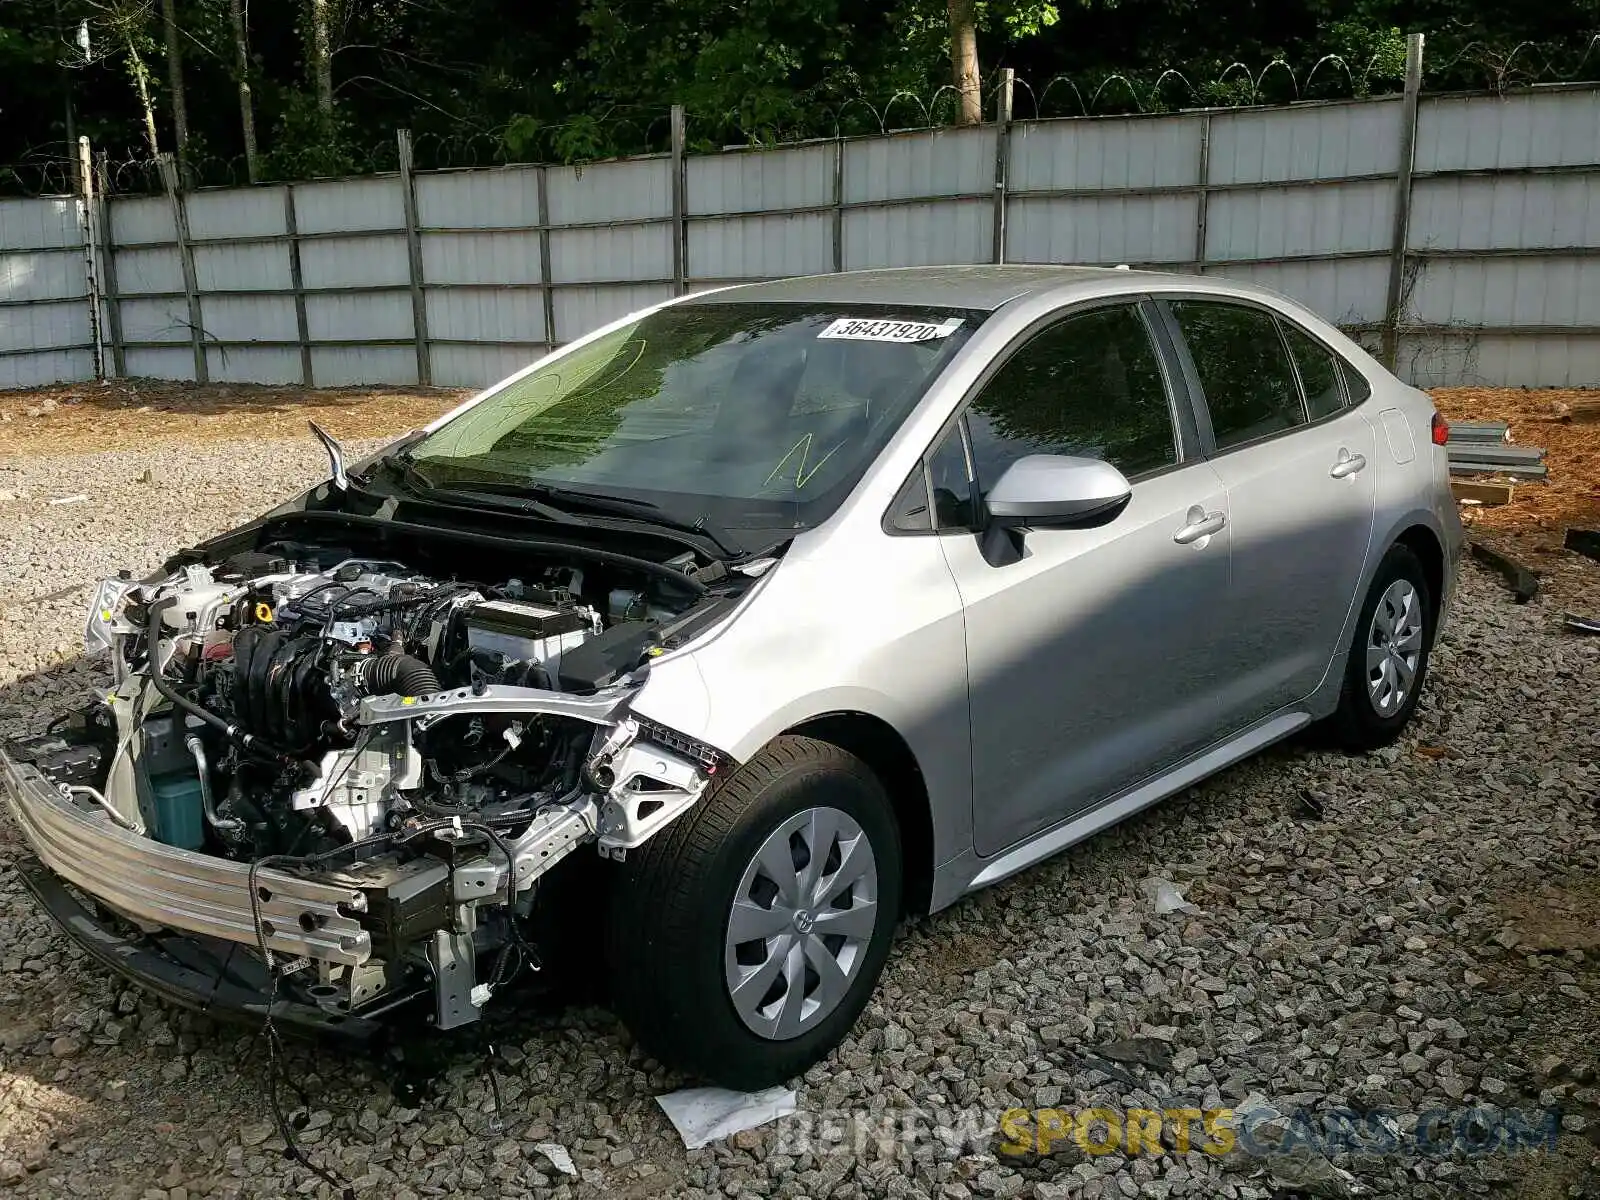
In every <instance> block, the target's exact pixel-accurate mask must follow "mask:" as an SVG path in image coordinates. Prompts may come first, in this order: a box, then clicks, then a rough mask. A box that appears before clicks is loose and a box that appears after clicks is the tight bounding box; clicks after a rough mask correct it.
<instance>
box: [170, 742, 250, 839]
mask: <svg viewBox="0 0 1600 1200" xmlns="http://www.w3.org/2000/svg"><path fill="white" fill-rule="evenodd" d="M183 744H184V745H185V746H187V747H189V753H190V754H192V755H194V765H195V766H196V767H197V768H199V771H200V811H201V812H203V813H205V817H206V824H207V825H210V826H211V828H213V829H215V830H216V831H217V832H218V833H238V832H239V831H240V830H241V829H243V828H244V822H243V821H235V820H233V819H232V818H231V817H219V816H218V815H217V805H216V801H215V800H214V799H213V798H212V796H211V765H210V764H209V763H207V762H206V748H205V744H204V743H203V742H202V741H201V740H200V739H199V738H198V737H197V736H196V735H194V734H192V733H191V734H190V735H189V736H188V737H186V738H184V739H183Z"/></svg>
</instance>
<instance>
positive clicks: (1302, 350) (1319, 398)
mask: <svg viewBox="0 0 1600 1200" xmlns="http://www.w3.org/2000/svg"><path fill="white" fill-rule="evenodd" d="M1279 324H1280V325H1281V326H1282V328H1283V336H1284V340H1285V341H1287V342H1288V343H1289V355H1290V357H1291V358H1293V359H1294V365H1295V369H1296V370H1297V371H1299V372H1300V386H1301V387H1302V388H1303V389H1305V394H1306V411H1307V412H1308V413H1310V414H1311V419H1312V420H1313V421H1320V420H1321V419H1322V418H1323V417H1326V416H1329V415H1330V414H1332V413H1336V412H1338V411H1339V410H1340V409H1341V408H1343V407H1344V389H1343V388H1341V387H1340V386H1339V361H1338V359H1336V358H1335V357H1334V355H1333V351H1331V350H1329V349H1328V348H1327V347H1326V346H1324V345H1323V344H1322V343H1321V342H1319V341H1317V340H1316V339H1315V338H1313V337H1312V336H1311V335H1310V334H1308V333H1306V332H1304V331H1303V330H1301V329H1298V328H1296V327H1295V326H1293V325H1290V324H1289V323H1288V322H1286V321H1280V322H1279Z"/></svg>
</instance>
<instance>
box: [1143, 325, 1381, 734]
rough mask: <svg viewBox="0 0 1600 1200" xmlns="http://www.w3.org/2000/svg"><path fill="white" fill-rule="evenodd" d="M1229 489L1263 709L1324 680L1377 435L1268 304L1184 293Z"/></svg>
mask: <svg viewBox="0 0 1600 1200" xmlns="http://www.w3.org/2000/svg"><path fill="white" fill-rule="evenodd" d="M1171 310H1172V314H1173V316H1174V318H1175V319H1176V324H1177V326H1178V328H1179V330H1181V332H1182V335H1183V341H1184V344H1185V346H1186V347H1187V349H1188V352H1189V356H1190V358H1191V360H1192V361H1193V364H1194V371H1195V375H1196V377H1197V378H1198V381H1199V384H1200V387H1201V389H1202V390H1203V392H1204V394H1205V412H1206V414H1207V416H1208V417H1209V420H1210V424H1211V428H1212V435H1213V438H1214V441H1215V445H1216V451H1215V454H1214V455H1213V457H1212V460H1211V461H1212V466H1213V467H1215V468H1216V471H1217V474H1218V475H1219V476H1220V477H1221V478H1222V482H1223V484H1224V486H1225V487H1226V488H1227V492H1228V518H1229V522H1230V524H1231V527H1232V530H1233V592H1232V595H1231V597H1230V600H1229V603H1228V610H1229V613H1230V618H1231V620H1230V625H1231V629H1232V633H1233V636H1234V638H1235V647H1236V649H1235V653H1234V661H1235V662H1236V663H1237V670H1238V672H1239V673H1240V676H1241V678H1247V679H1248V680H1249V681H1250V685H1249V692H1250V695H1251V697H1252V705H1251V711H1250V712H1249V713H1248V714H1246V715H1247V717H1256V716H1263V715H1265V714H1266V713H1269V712H1273V711H1275V710H1277V709H1279V708H1282V707H1283V706H1284V705H1287V704H1293V703H1294V702H1295V701H1298V700H1303V699H1304V698H1305V697H1306V696H1309V695H1310V694H1311V693H1312V692H1313V691H1315V690H1316V688H1317V685H1318V684H1319V683H1320V682H1321V681H1322V678H1323V676H1324V674H1325V673H1326V672H1327V670H1328V666H1329V663H1330V662H1331V661H1333V660H1334V658H1335V657H1336V656H1338V657H1339V659H1340V661H1342V656H1343V653H1344V649H1345V648H1344V646H1343V645H1342V644H1341V635H1342V633H1343V630H1344V625H1345V618H1346V616H1347V615H1348V613H1349V611H1350V606H1351V605H1352V604H1354V603H1355V602H1356V599H1357V591H1358V589H1359V585H1360V582H1361V568H1362V564H1363V563H1364V562H1365V561H1366V557H1367V547H1368V544H1369V542H1370V540H1371V538H1372V527H1373V520H1374V515H1375V508H1374V505H1375V500H1376V496H1377V474H1378V472H1377V459H1376V452H1377V439H1376V436H1375V434H1374V432H1373V429H1372V426H1371V425H1369V424H1368V423H1367V421H1366V418H1365V417H1363V416H1362V415H1361V413H1359V412H1357V411H1355V410H1353V409H1350V408H1347V407H1346V406H1345V392H1344V387H1343V382H1342V373H1341V372H1340V370H1339V368H1338V365H1337V360H1336V359H1335V357H1334V355H1333V353H1332V352H1331V351H1330V350H1329V349H1328V348H1327V347H1326V346H1324V345H1323V344H1322V343H1321V342H1320V341H1318V340H1317V339H1315V338H1313V337H1312V336H1311V335H1310V334H1308V333H1306V332H1304V331H1303V330H1301V329H1300V328H1299V327H1298V326H1296V325H1293V324H1291V323H1289V322H1287V321H1285V320H1283V319H1282V318H1281V317H1279V316H1277V315H1276V314H1273V313H1271V312H1268V311H1267V310H1266V309H1263V308H1256V307H1252V306H1245V305H1238V304H1226V303H1222V302H1219V301H1212V300H1175V301H1173V302H1172V305H1171Z"/></svg>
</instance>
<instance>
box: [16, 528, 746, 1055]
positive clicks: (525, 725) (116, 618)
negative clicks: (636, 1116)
mask: <svg viewBox="0 0 1600 1200" xmlns="http://www.w3.org/2000/svg"><path fill="white" fill-rule="evenodd" d="M332 540H333V539H328V538H321V539H320V540H319V539H316V538H313V539H310V540H296V539H295V538H293V537H278V538H276V539H274V538H272V537H269V536H267V535H266V533H265V532H264V531H263V530H261V529H258V530H257V531H256V533H255V535H253V536H252V537H251V538H250V539H249V545H248V546H245V547H244V548H242V549H241V543H240V541H239V539H237V538H235V539H234V541H233V542H232V543H229V544H222V545H219V546H218V547H216V548H214V549H213V550H211V551H204V548H203V552H191V553H190V554H188V555H186V556H182V557H180V558H179V559H176V560H174V562H173V563H172V564H169V569H168V571H167V572H165V573H164V574H163V575H161V576H160V577H159V578H155V579H151V580H147V581H145V582H143V583H134V582H132V581H129V580H120V581H112V582H110V583H108V584H106V585H103V586H102V588H101V590H100V592H99V593H98V594H97V596H96V598H95V604H94V608H93V610H92V611H91V614H90V619H89V629H88V634H89V640H90V642H91V644H99V645H100V646H103V647H104V648H106V649H107V650H108V651H109V656H110V659H111V663H112V673H113V682H112V683H111V685H110V686H109V688H108V689H107V690H106V692H105V693H104V694H103V695H102V696H101V697H100V698H99V699H98V700H97V702H96V703H95V704H93V705H92V706H90V707H89V708H87V709H85V710H83V711H81V712H78V713H74V714H70V715H69V716H67V717H66V718H63V719H62V720H60V721H58V722H57V723H56V725H55V726H53V727H52V729H51V731H50V732H49V733H47V734H45V735H42V736H39V737H33V738H27V739H22V740H19V741H17V742H14V743H12V744H11V745H10V746H8V747H7V748H6V752H5V753H4V754H0V786H3V790H4V791H5V793H6V795H7V798H8V800H9V802H10V805H11V807H12V810H13V812H14V814H15V816H16V819H17V821H18V823H19V825H20V827H21V829H22V831H23V833H24V835H25V836H26V838H27V840H28V842H29V843H30V844H31V846H32V847H33V850H34V852H35V853H36V854H37V856H38V858H39V860H40V863H41V864H42V866H43V868H45V869H46V871H39V870H37V869H30V870H29V872H28V873H27V874H28V879H29V883H30V886H32V887H33V889H34V891H35V893H36V894H37V895H38V896H39V898H40V899H41V901H42V902H43V903H44V905H45V907H46V909H47V910H48V911H50V913H51V914H52V915H53V916H54V917H55V918H56V920H57V921H58V923H60V924H61V925H62V926H63V928H65V929H66V930H67V931H68V932H69V933H70V934H72V935H73V936H74V937H75V938H76V939H77V940H78V941H79V943H80V944H82V945H84V946H85V947H86V948H88V949H89V950H90V951H91V952H93V953H94V954H96V956H97V957H99V958H101V959H102V960H103V961H106V962H108V963H109V964H111V965H113V966H115V967H117V968H118V969H121V970H123V971H124V972H125V973H128V974H131V975H133V976H134V977H136V978H140V979H141V980H142V981H143V982H145V983H146V984H148V985H149V986H151V987H153V988H155V989H156V990H158V991H161V992H163V993H164V994H166V995H168V996H169V997H170V998H172V999H175V1000H179V1001H183V1002H186V1003H190V1004H194V1005H198V1006H201V1007H206V1008H209V1009H212V1010H216V1011H219V1012H221V1011H224V1010H233V1011H237V1012H240V1013H243V1014H246V1015H251V1014H254V1015H257V1016H262V1015H265V1014H266V1012H267V1006H268V1004H269V1000H268V998H267V995H266V994H265V993H267V992H268V991H270V994H271V996H272V997H274V998H276V999H275V1000H273V1001H270V1002H271V1003H274V1004H275V1005H276V1007H274V1008H273V1012H274V1013H275V1014H276V1015H277V1016H279V1017H280V1018H297V1019H301V1020H302V1021H303V1023H307V1024H313V1025H320V1026H323V1027H326V1028H332V1027H336V1026H340V1025H343V1026H346V1027H348V1028H349V1029H351V1030H366V1029H369V1028H370V1027H371V1026H372V1022H373V1021H375V1020H376V1018H378V1017H380V1016H382V1015H383V1014H385V1013H387V1012H389V1011H390V1010H392V1009H394V1008H396V1007H398V1006H400V1005H402V1004H406V1003H408V1002H410V1001H413V1000H418V1001H421V1002H423V1003H424V1004H426V1005H427V1006H428V1008H429V1011H430V1019H431V1020H432V1021H433V1022H434V1023H435V1024H436V1025H437V1026H438V1027H440V1028H443V1029H449V1028H453V1027H457V1026H461V1025H465V1024H468V1023H470V1022H473V1021H475V1020H477V1019H478V1017H479V1015H480V1012H481V1010H482V1008H483V1006H484V1004H485V1003H487V1002H488V1001H489V1000H490V999H491V998H492V997H493V995H494V994H495V992H496V990H497V989H498V988H500V987H501V986H503V985H504V984H505V983H507V982H508V981H509V978H510V976H511V975H512V974H514V973H515V969H516V966H517V965H518V964H520V963H522V962H524V961H529V960H532V959H533V958H534V947H533V946H531V945H530V944H529V940H528V938H529V929H530V928H531V924H530V922H531V919H532V918H533V917H534V915H535V910H536V906H537V905H538V904H539V893H540V888H539V884H540V881H541V880H542V879H544V878H545V877H546V876H547V875H548V873H549V872H550V871H551V870H552V868H554V867H555V866H556V865H557V864H558V863H561V862H562V861H563V860H564V859H567V858H568V857H569V856H571V855H573V854H574V853H575V852H576V851H578V850H579V849H580V848H582V847H585V846H590V845H593V847H594V848H595V849H597V850H598V851H599V853H600V854H601V855H602V856H606V857H622V856H623V855H625V854H626V852H627V851H628V850H629V849H632V848H634V847H636V846H638V845H640V844H641V843H642V842H644V841H645V840H646V839H648V838H649V837H651V836H653V835H654V834H655V833H656V832H658V831H659V830H660V829H661V828H662V827H663V826H665V825H666V824H667V823H669V822H670V821H672V820H673V819H674V818H676V817H677V816H678V815H680V814H681V813H682V812H684V811H685V810H686V809H687V808H688V807H690V806H691V805H693V804H694V803H695V802H696V801H697V800H698V799H699V798H700V797H701V796H702V795H703V794H704V792H705V790H706V789H707V787H708V786H709V785H710V782H711V780H712V778H713V777H714V775H715V774H716V773H717V771H718V770H719V769H721V768H723V767H724V766H725V765H726V764H724V763H722V762H721V761H719V757H718V755H717V754H716V752H715V751H713V750H711V749H709V748H706V747H702V746H700V745H698V744H697V743H695V742H694V741H693V740H692V739H689V738H685V737H683V736H681V735H678V734H676V733H674V732H672V731H670V730H666V729H663V728H661V727H659V726H656V725H654V724H652V723H651V722H648V721H644V720H642V719H639V718H636V717H635V716H634V715H632V713H631V711H630V700H631V699H632V697H633V696H634V695H635V694H636V693H637V692H638V690H639V689H640V687H641V686H642V684H643V681H644V678H645V677H646V675H647V673H648V669H649V663H650V662H651V660H652V657H653V656H655V655H659V654H662V653H664V652H667V651H669V650H671V649H674V648H676V647H678V646H681V645H683V644H684V643H685V642H686V640H688V639H689V638H691V637H693V636H696V635H697V633H698V632H699V631H702V630H704V629H705V628H707V627H709V625H710V624H712V623H715V622H716V621H717V620H720V619H721V618H722V616H724V615H725V614H726V612H727V610H728V608H729V607H730V604H731V602H732V599H733V596H734V594H735V593H736V592H737V590H738V589H737V586H736V585H733V586H729V587H724V588H719V589H715V590H712V589H708V588H706V587H705V586H703V585H699V584H698V583H696V582H694V581H693V579H692V576H686V579H688V580H689V582H687V583H685V584H684V585H683V586H675V584H674V580H673V578H672V573H671V571H670V570H667V571H662V570H657V571H654V572H648V571H647V572H643V573H639V574H637V575H630V573H629V571H628V569H627V563H626V562H625V561H622V558H621V556H616V555H613V556H611V558H612V559H616V560H618V561H616V562H602V563H601V564H600V565H599V566H596V565H595V564H592V563H589V564H585V563H583V562H582V561H581V558H579V559H574V560H571V561H561V559H560V558H559V557H552V556H546V557H545V558H542V559H539V560H536V561H533V562H532V563H531V564H530V565H529V566H527V567H526V568H525V569H526V574H524V575H523V576H522V577H521V578H496V577H487V578H486V577H485V576H492V575H493V573H491V572H486V571H483V570H482V569H481V566H467V565H466V564H467V563H468V562H469V561H470V562H475V561H476V560H480V559H481V555H478V554H471V553H468V552H467V551H463V550H461V548H460V547H456V548H455V549H453V550H452V549H450V548H449V545H448V540H445V542H444V543H443V545H444V547H445V548H444V549H441V547H440V546H439V545H431V546H422V545H421V544H420V543H419V549H418V552H417V553H416V554H415V555H410V556H409V561H406V560H403V559H402V558H400V557H398V556H397V557H393V558H391V557H388V556H385V557H372V556H362V555H360V554H354V555H352V554H349V550H350V546H349V545H348V539H346V542H347V544H346V545H344V546H335V545H332V544H330V542H331V541H332ZM392 540H393V539H390V541H391V542H392ZM368 548H370V547H368ZM394 548H395V547H394V546H393V545H391V544H387V543H386V544H385V546H384V549H385V550H392V549H394ZM451 554H455V555H456V556H457V559H458V560H459V561H454V562H446V561H445V560H446V559H448V558H450V556H451ZM463 556H465V557H463ZM575 563H576V565H574V564H575ZM619 564H620V565H619ZM518 568H519V570H522V569H524V568H523V567H522V564H518ZM586 571H587V578H586V577H585V575H586ZM63 884H65V885H70V888H71V889H72V890H71V891H69V890H68V888H67V887H64V886H63ZM74 892H76V893H78V894H81V896H80V895H74ZM572 919H579V918H576V917H574V918H572ZM273 976H276V978H275V979H273ZM269 983H271V984H272V986H271V987H270V989H269V988H268V986H267V985H268V984H269Z"/></svg>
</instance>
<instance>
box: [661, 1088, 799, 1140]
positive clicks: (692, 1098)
mask: <svg viewBox="0 0 1600 1200" xmlns="http://www.w3.org/2000/svg"><path fill="white" fill-rule="evenodd" d="M656 1103H657V1104H659V1105H661V1110H662V1111H663V1112H665V1113H666V1114H667V1119H668V1120H669V1121H671V1122H672V1124H673V1127H674V1128H675V1129H677V1131H678V1136H679V1137H681V1138H683V1144H684V1147H685V1148H686V1149H689V1150H698V1149H699V1148H700V1147H701V1146H704V1145H706V1144H707V1143H708V1142H714V1141H716V1140H717V1139H718V1138H725V1137H731V1136H732V1135H733V1134H736V1133H738V1132H740V1131H741V1130H745V1129H755V1128H758V1127H759V1126H762V1125H765V1124H767V1122H769V1121H776V1120H777V1119H778V1118H779V1117H786V1116H788V1115H789V1114H790V1113H792V1112H794V1111H795V1109H796V1108H797V1107H798V1100H797V1097H796V1096H795V1093H794V1089H792V1088H786V1087H781V1086H780V1087H770V1088H766V1089H765V1090H763V1091H759V1092H730V1091H729V1090H728V1089H727V1088H716V1087H702V1088H684V1089H683V1090H682V1091H677V1092H668V1093H667V1094H666V1095H665V1096H657V1097H656Z"/></svg>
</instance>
